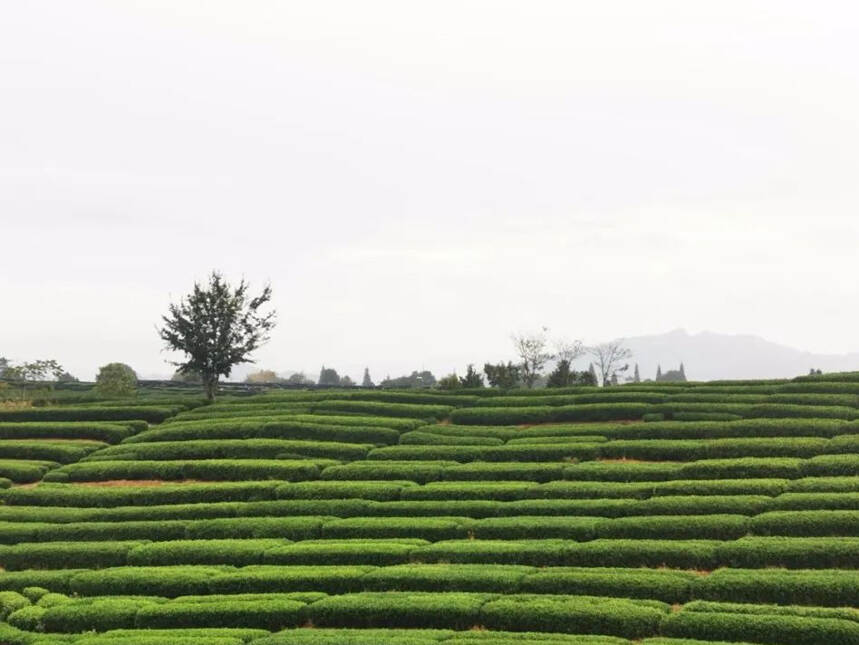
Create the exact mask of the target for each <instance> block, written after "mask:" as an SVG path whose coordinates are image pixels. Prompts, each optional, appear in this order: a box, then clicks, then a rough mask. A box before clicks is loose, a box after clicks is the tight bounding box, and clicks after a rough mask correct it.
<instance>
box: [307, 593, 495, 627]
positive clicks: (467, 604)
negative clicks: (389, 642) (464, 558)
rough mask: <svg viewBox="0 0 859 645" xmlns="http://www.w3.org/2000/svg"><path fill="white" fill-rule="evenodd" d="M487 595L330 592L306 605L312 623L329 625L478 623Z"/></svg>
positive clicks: (377, 625)
mask: <svg viewBox="0 0 859 645" xmlns="http://www.w3.org/2000/svg"><path fill="white" fill-rule="evenodd" d="M490 599H491V596H487V595H485V594H471V593H420V592H415V593H394V592H392V593H360V594H344V595H341V596H332V597H329V598H325V599H323V600H320V601H318V602H315V603H313V604H312V605H310V606H309V607H308V608H307V611H308V617H309V618H310V620H312V621H313V624H314V625H320V626H323V627H325V626H329V627H338V626H341V627H442V628H449V629H468V628H469V627H471V626H473V625H476V624H479V623H480V621H479V620H478V616H479V615H480V610H481V607H482V606H483V605H484V603H485V602H486V601H487V600H490Z"/></svg>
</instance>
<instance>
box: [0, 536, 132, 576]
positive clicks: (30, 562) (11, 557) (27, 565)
mask: <svg viewBox="0 0 859 645" xmlns="http://www.w3.org/2000/svg"><path fill="white" fill-rule="evenodd" d="M140 544H141V543H140V542H113V541H111V542H47V543H34V544H33V543H24V544H17V545H15V546H6V547H3V548H0V566H2V567H3V569H5V570H7V571H14V570H21V569H63V568H66V567H69V566H75V565H76V564H80V563H82V562H85V563H86V564H87V566H88V567H90V568H92V569H98V568H102V567H115V566H120V565H124V564H126V562H127V556H128V553H129V551H131V550H132V549H134V548H135V547H137V546H140Z"/></svg>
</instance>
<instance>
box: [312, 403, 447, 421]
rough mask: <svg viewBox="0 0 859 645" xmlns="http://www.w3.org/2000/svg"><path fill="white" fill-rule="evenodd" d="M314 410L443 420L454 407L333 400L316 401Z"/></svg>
mask: <svg viewBox="0 0 859 645" xmlns="http://www.w3.org/2000/svg"><path fill="white" fill-rule="evenodd" d="M311 409H312V410H313V412H323V413H325V412H329V413H330V412H335V413H336V412H350V413H357V414H368V415H373V416H382V417H411V418H414V419H432V420H441V419H444V418H446V417H447V416H448V415H449V414H450V412H451V410H453V407H452V406H450V405H424V404H418V403H383V402H375V401H348V400H345V401H344V400H341V401H337V400H331V401H321V402H319V403H315V404H314V405H313V406H312V408H311Z"/></svg>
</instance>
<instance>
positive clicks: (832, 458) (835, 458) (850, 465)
mask: <svg viewBox="0 0 859 645" xmlns="http://www.w3.org/2000/svg"><path fill="white" fill-rule="evenodd" d="M801 474H802V475H803V476H805V477H843V476H856V475H859V455H820V456H818V457H812V458H811V459H809V460H807V461H806V462H804V463H803V464H802V471H801Z"/></svg>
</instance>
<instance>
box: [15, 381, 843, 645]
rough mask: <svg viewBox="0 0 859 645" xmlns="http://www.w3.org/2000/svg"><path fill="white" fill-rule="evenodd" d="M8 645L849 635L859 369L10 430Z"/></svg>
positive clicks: (303, 397)
mask: <svg viewBox="0 0 859 645" xmlns="http://www.w3.org/2000/svg"><path fill="white" fill-rule="evenodd" d="M0 477H3V478H4V479H3V485H4V489H3V490H2V491H0V496H2V500H3V504H2V505H0V566H2V568H3V571H2V572H0V620H2V621H4V622H2V623H0V643H4V644H13V645H17V644H27V645H59V644H60V643H73V644H75V645H120V644H128V645H203V644H213V645H240V644H242V643H252V644H253V645H286V644H289V645H341V644H347V645H377V644H378V645H385V644H390V645H393V644H397V645H478V644H485V645H490V644H491V645H561V644H567V645H584V644H587V645H629V644H630V643H633V642H634V643H644V644H646V645H668V644H671V643H673V644H678V645H679V644H692V643H710V644H711V645H712V644H713V643H718V642H722V643H724V642H735V643H756V644H773V645H824V644H825V645H841V644H851V643H859V612H857V610H856V607H857V605H859V375H855V374H853V375H826V376H819V377H816V378H811V377H808V378H801V379H796V380H794V381H769V382H723V383H700V384H692V383H684V384H664V383H660V384H655V383H641V384H637V385H627V386H620V387H614V388H608V389H599V388H576V389H569V390H557V389H556V390H535V391H516V392H499V391H496V390H488V389H487V390H481V391H464V392H456V393H443V392H434V391H425V392H424V391H421V392H407V391H403V392H393V391H381V390H349V391H345V390H343V391H336V390H330V391H276V392H273V393H267V394H261V395H256V396H246V397H239V396H235V397H225V398H222V399H221V400H219V401H218V402H217V403H215V404H213V405H209V406H204V405H202V402H201V401H199V400H197V399H195V398H193V397H184V396H173V397H172V398H171V397H170V396H168V395H164V396H162V397H160V398H157V399H156V398H151V399H146V398H142V399H141V400H140V401H137V402H132V403H129V402H127V401H126V402H123V401H116V402H104V403H96V402H79V403H71V402H70V403H68V404H64V405H62V406H55V407H44V408H29V409H20V410H11V411H0Z"/></svg>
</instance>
